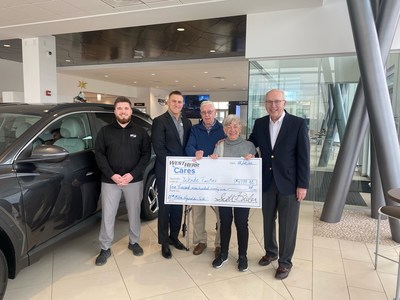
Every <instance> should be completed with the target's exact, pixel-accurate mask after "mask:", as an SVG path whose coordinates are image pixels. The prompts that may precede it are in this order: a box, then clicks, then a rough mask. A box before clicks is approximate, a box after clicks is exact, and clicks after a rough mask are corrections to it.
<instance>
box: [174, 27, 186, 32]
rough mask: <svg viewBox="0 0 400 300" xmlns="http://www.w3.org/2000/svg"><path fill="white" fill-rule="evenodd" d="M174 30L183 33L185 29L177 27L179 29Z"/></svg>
mask: <svg viewBox="0 0 400 300" xmlns="http://www.w3.org/2000/svg"><path fill="white" fill-rule="evenodd" d="M176 30H178V31H185V28H182V27H179V28H177V29H176Z"/></svg>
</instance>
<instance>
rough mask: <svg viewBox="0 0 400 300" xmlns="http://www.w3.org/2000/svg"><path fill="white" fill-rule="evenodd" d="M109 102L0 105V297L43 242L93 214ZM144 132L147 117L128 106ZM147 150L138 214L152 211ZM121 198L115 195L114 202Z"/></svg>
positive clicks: (55, 238)
mask: <svg viewBox="0 0 400 300" xmlns="http://www.w3.org/2000/svg"><path fill="white" fill-rule="evenodd" d="M113 111H114V108H113V106H112V105H101V104H90V103H68V104H56V105H39V104H38V105H31V104H11V103H10V104H4V103H3V104H0V241H1V242H0V299H2V298H3V296H4V293H5V289H6V286H7V280H8V278H14V277H15V276H16V274H17V273H18V272H19V271H20V270H21V269H22V268H24V267H26V266H28V265H30V264H32V263H33V262H35V261H37V260H38V259H39V258H40V256H41V253H42V252H43V251H44V250H46V249H48V248H49V247H50V246H51V245H54V244H55V243H56V242H58V241H60V240H62V239H64V238H65V237H67V236H69V235H71V234H72V233H75V232H77V231H79V230H81V229H83V228H84V227H86V226H88V225H89V224H93V223H94V222H96V221H97V220H98V215H99V211H100V207H99V206H100V205H99V204H100V201H99V195H100V172H99V169H98V167H97V165H96V161H95V155H94V143H95V140H96V135H97V132H98V131H99V129H100V128H101V127H103V126H104V125H106V124H108V123H110V122H111V121H112V120H113V119H114V113H113ZM132 119H133V122H135V123H136V124H138V125H140V126H142V127H144V128H145V129H146V130H147V131H148V133H149V134H150V131H151V124H152V120H151V118H150V117H149V116H148V115H147V114H144V113H142V112H140V111H139V110H135V109H134V110H133V115H132ZM153 167H154V155H153V156H152V159H151V160H150V163H149V164H148V166H147V168H146V170H145V173H144V185H145V188H144V193H143V201H142V212H141V215H142V218H143V219H146V220H151V219H154V218H156V217H157V214H158V202H157V190H156V186H155V176H154V170H153ZM122 203H123V202H122Z"/></svg>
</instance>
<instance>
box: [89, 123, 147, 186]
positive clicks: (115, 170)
mask: <svg viewBox="0 0 400 300" xmlns="http://www.w3.org/2000/svg"><path fill="white" fill-rule="evenodd" d="M95 149H96V161H97V164H98V166H99V168H100V170H101V172H102V181H103V182H107V183H114V181H112V179H111V177H112V176H113V175H114V174H119V175H121V176H122V175H124V174H126V173H130V174H131V175H132V176H133V180H132V182H137V181H140V180H142V179H143V171H144V169H145V167H146V165H147V163H148V162H149V160H150V155H151V144H150V137H149V135H148V134H147V132H146V130H145V129H143V128H142V127H140V126H138V125H136V124H134V123H133V122H132V121H131V122H130V123H129V124H128V125H127V126H126V127H125V128H123V127H121V126H120V125H119V124H118V122H117V121H116V120H114V122H113V123H112V124H109V125H106V126H104V127H103V128H101V129H100V131H99V133H98V135H97V139H96V146H95Z"/></svg>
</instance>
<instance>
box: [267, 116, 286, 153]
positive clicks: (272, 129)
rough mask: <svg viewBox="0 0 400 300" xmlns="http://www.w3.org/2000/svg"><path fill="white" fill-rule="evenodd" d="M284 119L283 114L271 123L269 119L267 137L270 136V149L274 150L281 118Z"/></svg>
mask: <svg viewBox="0 0 400 300" xmlns="http://www.w3.org/2000/svg"><path fill="white" fill-rule="evenodd" d="M284 117H285V112H283V113H282V115H281V117H280V118H279V119H278V120H277V121H276V122H273V121H272V120H271V117H270V118H269V135H270V136H271V147H272V149H274V146H275V142H276V138H277V137H278V134H279V131H280V130H281V127H282V122H283V118H284Z"/></svg>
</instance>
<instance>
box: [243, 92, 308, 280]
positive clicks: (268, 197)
mask: <svg viewBox="0 0 400 300" xmlns="http://www.w3.org/2000/svg"><path fill="white" fill-rule="evenodd" d="M285 106H286V99H285V93H284V92H283V91H281V90H277V89H273V90H270V91H269V92H268V93H267V94H266V96H265V108H266V110H267V112H268V114H269V115H267V116H265V117H262V118H259V119H257V120H256V121H255V123H254V128H253V132H252V133H251V135H250V138H249V140H250V141H251V142H253V143H254V145H255V146H256V147H258V148H259V151H260V155H261V157H262V177H263V178H262V184H263V197H262V212H263V223H264V248H265V252H266V253H265V256H263V257H262V258H261V259H260V261H259V262H258V263H259V264H260V265H262V266H267V265H269V264H270V263H271V262H272V261H274V260H277V259H278V257H279V260H278V263H279V267H278V269H277V270H276V273H275V278H277V279H285V278H286V277H288V275H289V272H290V270H291V268H292V257H293V253H294V249H295V245H296V235H297V223H298V218H299V209H300V202H301V201H302V200H304V198H305V197H306V194H307V189H308V184H309V179H310V144H309V139H308V129H307V125H306V122H305V120H304V119H302V118H299V117H296V116H294V115H291V114H289V113H287V112H286V111H285ZM277 214H278V216H279V221H278V222H279V252H278V244H277V242H276V226H275V220H276V217H277ZM278 255H279V256H278Z"/></svg>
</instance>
